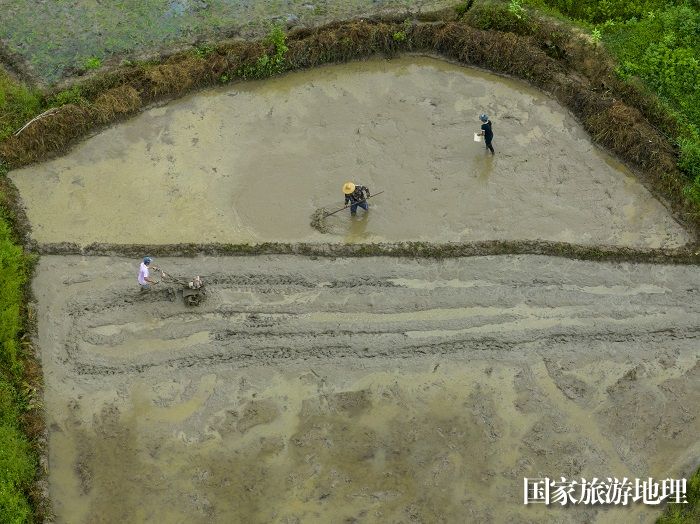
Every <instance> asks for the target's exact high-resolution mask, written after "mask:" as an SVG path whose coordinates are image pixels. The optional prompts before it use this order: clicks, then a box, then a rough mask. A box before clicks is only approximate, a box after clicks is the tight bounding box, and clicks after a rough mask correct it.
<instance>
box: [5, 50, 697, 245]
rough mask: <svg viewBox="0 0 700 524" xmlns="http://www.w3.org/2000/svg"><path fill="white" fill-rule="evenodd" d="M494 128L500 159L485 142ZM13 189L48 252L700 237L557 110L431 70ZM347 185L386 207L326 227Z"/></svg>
mask: <svg viewBox="0 0 700 524" xmlns="http://www.w3.org/2000/svg"><path fill="white" fill-rule="evenodd" d="M480 113H487V114H488V115H489V116H490V118H491V120H492V121H493V128H494V133H495V139H494V142H493V144H494V147H495V150H496V154H495V156H494V157H492V156H491V155H490V154H489V153H487V152H486V151H485V149H484V147H483V143H476V142H474V139H473V134H474V132H476V131H478V130H479V124H480V123H479V121H478V115H479V114H480ZM11 176H12V179H13V181H14V183H15V184H16V185H17V187H18V188H19V190H20V194H21V196H22V198H23V201H24V204H25V205H26V208H27V214H28V216H29V219H30V221H31V223H32V227H33V237H34V238H35V239H36V240H37V241H39V242H63V241H69V242H77V243H81V244H87V243H91V242H112V243H152V244H167V243H179V242H198V243H199V242H263V241H311V242H375V241H393V240H428V241H472V240H485V239H506V240H513V239H545V240H554V241H566V242H576V243H586V244H599V243H603V244H614V245H626V246H638V247H658V246H678V245H682V244H684V243H686V242H687V241H688V239H689V235H688V234H687V233H686V232H685V231H684V230H683V229H682V228H681V227H680V226H679V225H678V224H677V223H676V222H675V221H674V220H673V218H672V217H671V216H670V215H669V213H668V212H667V210H666V209H665V208H664V207H663V206H662V205H661V203H659V202H658V201H657V200H655V199H654V198H653V197H652V196H651V195H650V194H649V193H648V192H647V191H646V189H644V188H643V187H642V186H641V185H640V184H639V183H638V182H637V181H636V179H635V178H633V177H632V175H631V174H630V172H629V171H628V170H627V169H626V168H625V167H624V166H622V165H621V164H619V163H618V162H616V161H614V160H613V159H612V158H610V157H609V156H608V155H607V154H605V153H603V152H601V151H599V150H598V149H597V148H596V147H595V146H594V145H593V144H592V142H591V140H590V138H589V137H588V135H587V134H586V133H585V132H584V131H583V130H582V128H581V126H580V125H579V124H578V123H577V122H576V120H575V119H574V118H573V117H572V116H571V115H570V114H569V113H568V112H567V111H566V110H565V109H564V108H562V107H561V106H560V105H559V104H557V103H556V102H554V101H553V100H551V99H550V98H548V97H547V96H546V95H544V94H543V93H541V92H539V91H536V90H534V89H532V88H530V87H528V86H526V85H525V84H523V83H521V82H516V81H513V80H508V79H504V78H501V77H497V76H495V75H492V74H488V73H484V72H480V71H475V70H471V69H468V68H464V67H460V66H456V65H452V64H449V63H446V62H444V61H439V60H435V59H431V58H424V57H405V58H401V59H396V60H392V61H386V60H379V59H378V60H372V61H367V62H358V63H352V64H345V65H339V66H329V67H324V68H320V69H314V70H311V71H306V72H300V73H293V74H289V75H286V76H284V77H281V78H276V79H272V80H266V81H262V82H249V83H244V84H237V85H235V86H233V87H226V88H220V89H214V90H209V91H205V92H201V93H198V94H196V95H192V96H189V97H187V98H184V99H182V100H179V101H176V102H173V103H170V104H168V105H167V106H164V107H158V108H154V109H151V110H149V111H146V112H145V113H143V114H141V115H139V116H137V117H136V118H133V119H132V120H130V121H128V122H126V123H124V124H120V125H117V126H114V127H112V128H110V129H108V130H106V131H104V132H102V133H100V134H98V135H97V136H94V137H92V138H90V139H89V140H86V141H85V142H83V143H81V144H80V145H78V146H77V147H76V148H75V149H74V150H73V151H71V152H70V153H69V154H68V155H66V156H65V157H62V158H59V159H55V160H53V161H50V162H46V163H44V164H40V165H35V166H31V167H29V168H25V169H22V170H19V171H15V172H13V173H12V174H11ZM347 180H352V181H354V182H356V183H361V184H364V185H367V186H369V188H370V189H371V190H372V192H378V191H384V193H383V194H382V195H379V196H377V197H376V198H373V199H371V200H370V211H369V213H368V214H366V215H365V214H364V213H363V212H362V211H361V210H360V212H359V213H358V216H357V218H355V219H351V217H350V216H349V211H343V212H341V213H339V214H337V215H334V216H333V217H330V218H328V219H326V224H325V225H326V229H327V233H325V234H322V233H321V232H319V231H317V230H315V229H313V228H312V227H311V226H310V221H311V216H312V215H313V214H314V213H315V212H316V211H317V210H318V209H319V208H326V209H328V210H335V209H338V208H340V207H342V206H343V194H342V192H341V187H342V185H343V183H344V182H345V181H347Z"/></svg>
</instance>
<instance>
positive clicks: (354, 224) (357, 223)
mask: <svg viewBox="0 0 700 524" xmlns="http://www.w3.org/2000/svg"><path fill="white" fill-rule="evenodd" d="M371 209H372V208H371V207H370V210H371ZM371 213H372V211H365V210H364V209H358V210H357V214H356V215H354V216H352V215H351V216H350V227H349V228H348V232H347V234H346V235H345V242H359V241H361V240H364V239H366V238H367V237H368V236H369V233H367V226H368V225H369V215H370V214H371Z"/></svg>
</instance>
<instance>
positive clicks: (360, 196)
mask: <svg viewBox="0 0 700 524" xmlns="http://www.w3.org/2000/svg"><path fill="white" fill-rule="evenodd" d="M343 194H344V195H345V205H346V206H347V205H348V204H350V214H351V215H354V214H356V213H357V208H358V207H361V208H362V209H364V210H365V211H369V206H368V205H367V199H368V198H369V188H367V187H365V186H360V185H355V184H353V183H352V182H345V184H343Z"/></svg>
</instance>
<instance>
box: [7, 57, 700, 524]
mask: <svg viewBox="0 0 700 524" xmlns="http://www.w3.org/2000/svg"><path fill="white" fill-rule="evenodd" d="M482 112H487V113H488V114H490V115H491V116H492V119H493V121H494V130H495V133H496V139H495V140H494V146H495V148H496V151H497V153H496V156H495V157H494V158H492V157H491V156H490V155H489V154H487V153H485V151H484V150H483V146H482V145H481V144H477V143H475V142H473V139H472V135H473V132H474V131H476V130H478V128H479V126H478V120H477V117H478V114H479V113H482ZM11 177H12V180H13V181H14V183H15V184H16V185H17V187H18V189H19V191H20V195H21V198H22V200H23V202H24V204H25V206H26V210H27V215H28V218H29V220H30V222H31V225H32V236H33V238H34V239H35V240H37V241H38V242H40V243H50V242H76V243H79V244H88V243H91V242H110V243H115V244H134V243H136V244H139V243H149V244H169V243H181V242H196V243H206V242H262V241H283V242H296V241H310V242H334V243H338V242H375V241H384V240H387V241H394V240H428V241H431V240H434V241H471V240H484V239H489V240H491V239H546V240H559V241H569V242H577V243H583V244H589V245H595V244H609V245H624V246H634V247H657V246H669V247H672V246H679V245H682V244H685V243H687V242H688V241H689V239H690V235H689V234H688V233H687V232H685V231H684V230H683V229H682V228H681V226H679V225H678V224H677V223H676V222H675V221H674V220H673V218H672V217H671V216H670V215H669V213H668V212H667V211H666V209H665V208H664V207H663V206H662V204H661V203H659V202H657V201H656V200H654V198H653V197H652V196H651V195H650V194H649V193H648V192H647V191H646V190H645V189H644V188H643V187H642V186H641V185H640V184H639V183H638V182H637V180H636V179H635V178H634V177H633V176H632V174H631V173H630V172H629V171H628V170H627V169H626V168H625V167H624V166H622V165H620V164H619V163H617V162H615V161H614V160H613V159H611V158H610V157H609V156H607V155H606V154H604V153H603V152H601V151H599V150H597V149H596V148H595V147H594V146H593V145H592V143H591V141H590V139H589V137H587V136H586V134H585V133H584V132H583V131H582V129H581V128H580V126H579V125H578V124H577V123H576V121H575V120H574V119H573V117H571V115H569V114H568V113H567V112H566V111H565V110H564V109H562V108H561V107H560V106H559V105H558V104H556V103H555V102H553V101H552V100H550V99H548V98H547V97H546V96H545V95H543V94H542V93H540V92H538V91H535V90H533V89H531V88H529V87H527V86H525V85H524V84H522V83H519V82H515V81H512V80H507V79H503V78H499V77H496V76H494V75H490V74H487V73H483V72H478V71H474V70H469V69H466V68H462V67H457V66H454V65H451V64H448V63H446V62H443V61H438V60H435V59H431V58H424V57H423V58H421V57H406V58H401V59H397V60H392V61H385V60H372V61H368V62H361V63H353V64H346V65H342V66H332V67H324V68H321V69H317V70H313V71H308V72H301V73H294V74H290V75H286V76H284V77H282V78H277V79H273V80H269V81H266V82H250V83H243V84H238V85H235V86H233V87H227V88H225V89H224V88H222V89H215V90H210V91H206V92H203V93H199V94H197V95H193V96H190V97H187V98H185V99H183V100H180V101H176V102H172V103H170V104H169V105H166V106H163V107H157V108H153V109H150V110H149V111H146V112H145V113H143V114H141V115H139V116H137V117H135V118H134V119H132V120H130V121H128V122H126V123H123V124H119V125H117V126H114V127H112V128H110V129H107V130H105V131H103V132H101V133H99V134H97V135H96V136H94V137H92V138H90V139H88V140H86V141H84V142H83V143H81V144H79V145H77V146H76V147H75V149H74V150H73V151H71V152H70V153H69V154H68V155H66V156H64V157H62V158H58V159H55V160H52V161H50V162H46V163H43V164H39V165H35V166H31V167H28V168H25V169H23V170H18V171H15V172H13V173H11ZM348 179H351V180H355V181H357V182H360V183H363V184H366V185H369V186H370V188H371V189H372V190H373V191H375V192H376V191H381V190H384V191H385V193H384V194H382V195H380V196H378V197H377V198H376V199H372V200H371V201H370V212H369V213H368V214H364V213H362V211H360V213H359V216H358V217H357V218H355V219H351V218H350V217H349V216H347V212H344V213H342V214H339V215H336V216H334V217H331V218H329V219H326V221H325V222H324V224H323V225H324V228H323V231H325V232H321V231H319V230H316V229H314V228H312V227H311V225H310V220H311V216H312V215H313V214H314V213H316V212H317V211H318V210H319V209H321V208H326V209H333V208H335V207H336V206H340V205H342V194H341V192H340V188H341V186H342V183H343V182H344V181H346V180H348ZM156 264H158V265H160V266H161V267H163V268H164V269H165V270H166V271H167V272H168V273H171V274H173V275H176V276H181V277H183V278H184V277H187V278H191V277H193V276H194V275H196V274H200V275H201V276H203V277H204V279H205V280H206V281H207V282H208V291H209V293H208V297H207V300H206V302H205V303H204V304H203V305H201V306H199V307H197V308H187V307H186V306H185V305H184V303H183V300H182V297H181V296H178V295H177V289H176V288H175V287H172V286H171V287H168V285H167V284H158V285H156V286H155V288H154V289H153V290H152V291H150V292H140V290H139V289H138V286H137V284H136V272H137V269H138V260H128V259H124V258H108V257H78V256H65V257H60V256H45V257H42V258H41V260H40V262H39V265H38V268H37V270H36V273H35V278H34V281H33V292H34V296H35V299H36V302H37V303H36V308H37V318H38V336H37V346H38V347H39V348H40V350H41V355H42V357H41V360H42V365H43V370H44V374H45V398H44V403H45V407H46V414H47V426H48V429H49V466H50V469H49V485H50V495H51V498H52V501H53V504H54V510H55V513H56V521H57V522H65V523H71V524H73V523H94V522H105V523H107V522H114V523H122V522H154V521H158V522H163V523H171V522H172V523H175V522H193V523H197V522H201V523H205V522H206V523H209V522H227V523H228V522H241V523H246V524H247V523H252V522H279V523H296V522H324V523H325V522H396V523H399V522H426V523H432V522H533V523H535V522H543V521H557V522H562V523H578V522H596V523H607V522H610V523H613V522H615V523H617V522H622V521H624V522H652V521H653V520H654V518H655V517H656V516H657V515H658V508H652V507H644V506H642V505H636V506H634V507H632V508H615V507H611V508H603V509H601V508H591V507H583V506H575V507H569V508H565V509H561V508H555V507H551V508H545V507H542V506H538V507H532V506H527V507H525V506H523V504H522V496H523V494H522V485H523V477H543V476H549V477H554V478H558V477H561V476H565V477H568V478H580V477H582V476H583V477H586V478H591V477H598V478H605V477H608V476H611V477H613V476H616V477H620V478H621V477H627V478H635V477H647V476H653V477H659V478H667V477H671V478H674V477H680V476H683V475H687V474H689V473H690V472H691V471H692V470H693V468H695V467H697V465H698V464H697V457H698V456H700V441H699V440H698V438H697V435H698V434H699V433H700V419H699V418H698V416H697V408H696V406H698V405H700V404H699V403H700V357H699V354H698V347H700V340H699V338H700V326H698V322H697V319H698V318H699V315H700V274H699V273H698V271H697V268H696V267H693V266H663V265H643V264H610V263H592V262H581V261H574V260H568V259H563V258H550V257H537V256H494V257H473V258H462V259H452V260H443V261H438V260H427V259H426V260H408V259H396V258H389V257H384V258H353V259H345V258H318V259H310V258H305V257H298V256H259V257H238V258H236V257H219V258H201V257H200V258H190V259H185V258H172V259H163V260H156Z"/></svg>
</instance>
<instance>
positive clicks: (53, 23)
mask: <svg viewBox="0 0 700 524" xmlns="http://www.w3.org/2000/svg"><path fill="white" fill-rule="evenodd" d="M453 5H454V2H453V1H452V0H285V1H284V2H281V1H279V0H110V1H109V2H101V1H99V0H98V1H95V0H71V1H70V2H26V1H22V0H0V13H2V17H3V21H6V22H8V23H2V24H0V40H2V43H3V44H4V45H5V46H6V47H7V49H8V50H10V51H11V52H12V53H13V54H16V55H18V56H19V57H21V58H22V59H23V60H24V61H25V63H26V65H27V66H28V67H29V68H30V70H31V73H32V74H33V75H34V76H35V77H36V78H37V80H39V81H43V82H45V83H47V84H50V83H52V82H54V81H56V80H59V79H61V78H62V77H66V76H68V77H69V76H72V75H73V74H74V73H75V72H76V71H80V70H84V69H85V66H86V62H87V60H88V59H91V58H92V59H95V58H96V59H98V60H100V61H101V62H102V63H114V62H115V61H116V60H119V57H123V56H129V57H131V58H136V57H139V56H141V55H142V54H143V53H146V54H148V53H153V52H155V51H157V50H161V49H164V48H172V47H173V46H175V45H192V44H194V43H196V42H201V41H202V40H203V39H205V38H207V37H210V38H214V37H219V38H220V37H221V36H222V35H226V36H231V35H237V34H238V35H240V36H243V37H247V36H253V35H261V34H265V33H266V32H268V31H269V27H270V26H271V25H272V24H273V23H281V24H283V25H289V26H291V25H294V26H297V25H302V26H314V25H319V24H323V23H327V22H329V21H331V20H347V19H349V18H352V17H357V16H366V15H376V14H382V13H387V12H401V13H402V14H406V13H408V12H411V13H418V12H427V11H433V10H436V9H440V8H444V7H447V6H449V7H452V6H453ZM10 21H11V22H10Z"/></svg>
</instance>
